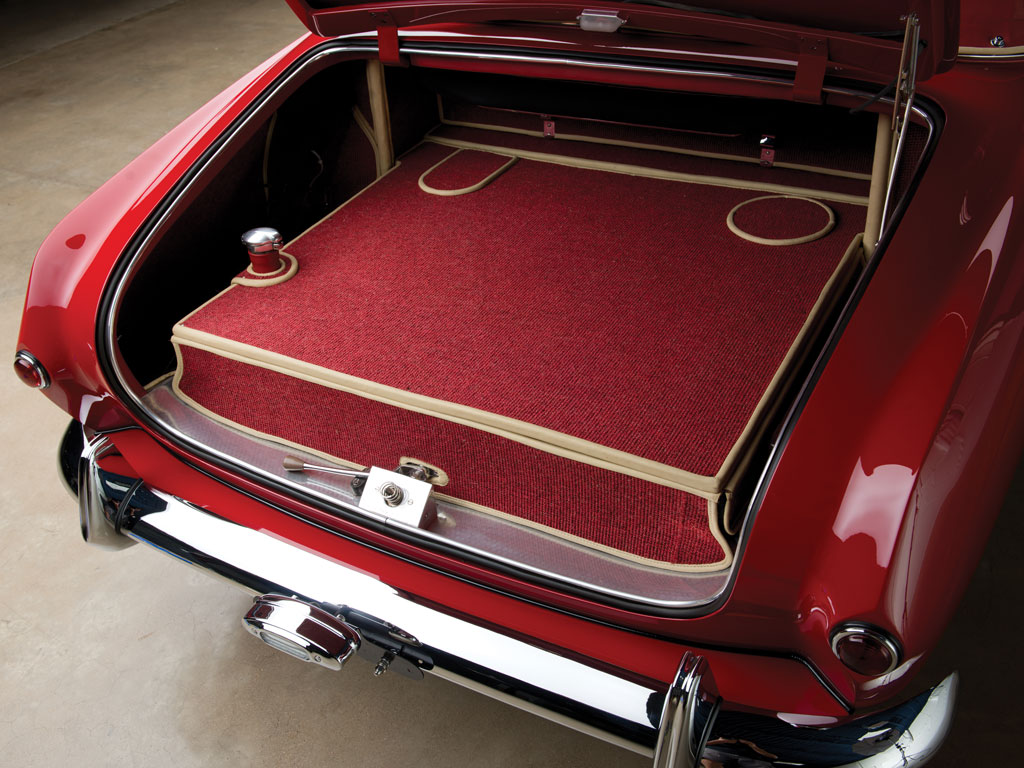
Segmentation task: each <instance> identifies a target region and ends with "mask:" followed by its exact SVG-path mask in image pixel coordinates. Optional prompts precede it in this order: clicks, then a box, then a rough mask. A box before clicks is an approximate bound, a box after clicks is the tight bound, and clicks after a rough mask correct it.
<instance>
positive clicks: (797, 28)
mask: <svg viewBox="0 0 1024 768" xmlns="http://www.w3.org/2000/svg"><path fill="white" fill-rule="evenodd" d="M288 4H289V5H290V6H291V8H292V10H294V11H295V13H296V15H298V17H299V18H300V19H301V20H302V22H303V23H304V24H305V25H306V26H307V27H308V28H309V29H310V31H312V32H314V33H315V34H318V35H321V36H324V37H336V36H339V35H346V34H354V33H359V32H368V31H372V30H377V31H378V34H379V35H380V38H381V48H382V51H383V50H384V49H385V47H386V43H390V44H391V45H393V46H394V47H395V48H396V49H397V34H396V32H397V30H398V29H406V28H411V27H424V26H435V25H449V24H463V23H467V24H468V23H472V24H480V23H488V22H532V23H548V24H579V23H580V22H579V18H580V16H581V14H583V12H584V11H587V12H588V13H598V14H607V15H617V16H618V18H619V19H621V26H619V31H620V32H623V33H630V32H634V33H635V32H638V31H647V32H651V31H653V32H658V33H664V34H673V35H681V36H692V37H697V38H700V39H702V40H705V41H707V40H712V41H714V40H718V41H722V42H728V43H741V44H747V45H751V46H756V47H758V48H762V49H771V50H774V51H779V52H785V53H789V54H795V57H796V59H797V61H798V67H797V70H798V75H797V79H798V80H800V79H801V75H800V73H803V75H804V79H807V80H810V81H812V82H813V80H815V79H817V78H818V77H820V76H823V75H824V73H825V72H826V71H829V72H837V73H840V72H841V73H844V74H848V75H855V76H856V75H868V76H873V77H881V78H883V79H885V80H890V79H892V78H893V77H895V76H896V74H897V72H898V71H899V67H900V59H901V54H902V49H903V38H904V34H905V32H906V26H907V25H906V18H907V16H908V15H910V14H913V15H915V16H916V18H917V20H918V22H919V27H918V33H919V41H920V44H921V46H920V54H919V56H918V60H917V72H916V79H917V80H918V81H921V80H925V79H927V78H929V77H931V76H932V75H934V74H936V73H938V72H941V71H943V70H945V69H948V68H949V67H950V66H951V65H952V63H953V61H955V59H956V53H957V42H958V34H959V4H958V3H956V2H954V1H953V0H904V2H892V1H891V0H864V2H860V3H842V4H830V3H820V2H814V1H813V0H790V2H786V3H772V2H767V0H718V1H717V2H716V1H715V0H701V1H700V2H699V5H697V6H695V5H684V4H678V5H675V4H672V3H666V2H662V0H648V2H627V3H614V2H600V1H599V2H587V3H572V2H565V1H564V0H529V1H528V2H514V1H510V0H461V1H460V0H391V1H390V2H377V3H373V2H371V3H359V2H338V1H337V0H288ZM669 6H674V7H669ZM712 6H713V7H712ZM613 26H615V24H613ZM579 34H601V33H585V32H583V31H582V30H581V31H580V32H579Z"/></svg>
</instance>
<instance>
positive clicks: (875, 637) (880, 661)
mask: <svg viewBox="0 0 1024 768" xmlns="http://www.w3.org/2000/svg"><path fill="white" fill-rule="evenodd" d="M832 652H833V653H834V654H835V655H836V657H837V658H838V659H839V660H840V661H841V662H843V664H845V665H846V666H847V667H848V668H849V669H851V670H853V671H854V672H856V673H857V674H859V675H864V676H866V677H880V676H881V675H885V674H888V673H889V672H892V671H893V670H894V669H896V666H897V665H898V664H899V663H900V649H899V645H897V643H896V641H895V640H893V639H892V638H891V637H889V635H887V634H886V633H885V632H883V631H882V630H880V629H877V628H875V627H872V626H869V625H867V624H844V625H842V626H841V627H839V628H838V629H837V630H836V631H835V632H834V633H833V634H832Z"/></svg>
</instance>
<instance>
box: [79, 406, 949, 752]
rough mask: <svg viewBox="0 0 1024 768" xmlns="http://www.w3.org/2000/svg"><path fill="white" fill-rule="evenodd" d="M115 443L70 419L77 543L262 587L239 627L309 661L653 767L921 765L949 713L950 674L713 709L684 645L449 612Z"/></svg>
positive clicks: (700, 670)
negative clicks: (607, 641)
mask: <svg viewBox="0 0 1024 768" xmlns="http://www.w3.org/2000/svg"><path fill="white" fill-rule="evenodd" d="M112 449H113V446H112V443H111V442H110V441H109V440H108V438H106V437H105V436H103V435H95V436H93V437H91V438H89V437H87V435H86V433H85V432H84V430H83V429H82V427H81V425H80V424H79V423H78V422H72V423H71V425H70V426H69V428H68V430H67V432H66V433H65V435H64V439H63V441H62V443H61V448H60V456H59V465H60V469H61V477H62V480H63V481H64V482H65V484H66V485H67V487H68V490H69V491H71V493H72V494H73V495H74V496H76V497H77V498H78V502H79V514H80V522H81V527H82V535H83V537H84V538H85V540H86V541H87V542H89V543H90V544H94V545H96V546H99V547H103V548H107V549H121V548H124V547H125V546H130V545H131V544H133V543H135V542H137V541H138V542H143V543H145V544H149V545H150V546H152V547H154V548H156V549H157V550H159V551H162V552H164V553H166V554H169V555H171V556H173V557H176V558H178V559H179V560H182V561H184V562H186V563H189V564H191V565H194V566H196V567H198V568H200V569H202V570H204V571H207V572H209V573H211V574H214V575H216V576H220V577H223V578H226V579H228V580H229V581H231V582H233V583H235V584H237V585H238V586H239V587H241V588H242V589H245V590H247V591H248V592H250V593H252V594H254V595H255V596H256V598H255V601H254V604H253V607H252V608H251V609H250V610H249V612H248V613H247V614H246V616H245V617H244V618H243V624H244V626H245V628H246V629H247V630H248V631H249V632H251V633H252V634H254V635H256V636H257V637H259V638H260V639H262V640H264V641H265V642H266V643H267V644H268V645H271V646H272V647H274V648H277V649H278V650H282V651H284V652H286V653H288V654H289V655H291V656H294V657H296V658H299V659H301V660H303V661H311V662H314V663H317V664H320V665H321V666H325V667H328V668H330V669H340V668H341V667H342V665H343V664H345V663H346V662H347V661H348V660H349V658H351V657H352V656H361V657H363V658H365V659H367V660H369V661H371V662H372V663H373V664H375V672H376V673H377V674H382V673H383V672H385V671H388V670H390V671H395V672H398V673H399V674H402V675H405V676H407V677H411V678H414V679H419V678H422V677H423V675H424V673H431V674H434V675H437V676H439V677H443V678H445V679H447V680H451V681H452V682H456V683H459V684H460V685H464V686H466V687H468V688H471V689H473V690H476V691H479V692H481V693H485V694H487V695H488V696H492V697H494V698H496V699H500V700H502V701H505V702H506V703H508V704H511V705H513V706H516V707H519V708H521V709H525V710H528V711H531V712H534V713H536V714H539V715H541V716H543V717H546V718H548V719H550V720H553V721H555V722H559V723H562V724H564V725H567V726H569V727H571V728H575V729H576V730H579V731H583V732H585V733H589V734H591V735H593V736H596V737H598V738H601V739H603V740H605V741H608V742H611V743H613V744H617V745H619V746H621V747H625V748H627V749H630V750H631V751H634V752H638V753H640V754H644V755H648V756H650V757H652V758H653V760H654V765H655V766H656V768H670V767H671V768H676V767H686V766H699V765H702V764H703V765H708V766H715V765H744V766H758V765H766V766H767V765H780V764H785V765H817V766H844V765H848V766H864V767H865V768H867V767H868V766H871V767H872V768H886V767H888V766H893V768H896V767H897V766H906V765H911V764H921V763H923V762H925V761H926V760H927V759H928V758H930V757H931V756H932V755H933V754H934V753H935V752H936V751H937V749H938V747H939V745H940V744H941V742H942V740H943V738H944V737H945V735H946V732H947V731H948V729H949V725H950V721H951V720H952V713H953V705H954V701H955V698H956V688H957V678H956V675H955V674H953V675H951V676H950V677H948V678H946V679H945V680H944V681H943V682H942V683H941V684H939V685H938V686H936V687H935V688H933V689H931V690H930V691H926V692H924V693H922V694H920V695H919V696H916V697H914V698H912V699H910V700H908V701H906V702H904V703H902V704H900V705H899V706H897V707H894V708H892V709H890V710H887V711H885V712H881V713H874V714H872V715H869V716H866V717H864V718H860V719H852V720H850V721H848V722H846V723H844V724H842V725H840V726H836V727H830V728H809V727H796V726H792V725H789V724H787V723H785V722H783V721H781V720H778V719H776V718H772V717H767V716H759V715H752V714H743V713H736V712H730V711H727V710H724V709H720V704H721V701H720V699H719V697H718V695H717V691H716V688H715V685H714V679H713V674H712V673H713V671H712V670H711V669H709V667H708V664H707V663H706V660H705V659H704V658H703V657H702V656H700V655H699V654H698V653H696V652H694V651H691V650H686V649H684V648H682V647H680V663H679V671H678V674H677V676H676V679H675V682H674V684H673V685H671V686H666V685H661V684H658V683H653V682H651V681H645V682H637V678H636V676H635V675H631V674H629V673H627V672H626V671H624V670H623V671H622V672H621V673H619V674H617V673H616V671H615V670H609V669H608V668H607V666H606V665H601V666H600V667H599V666H598V665H596V664H595V665H593V666H591V665H589V664H587V663H585V662H583V661H580V660H578V659H572V658H568V656H567V655H562V654H559V653H557V652H556V651H554V650H552V649H551V648H550V647H547V646H543V647H542V645H541V644H540V643H538V644H536V645H535V644H531V643H530V642H529V640H528V639H523V638H522V637H512V636H510V635H505V634H502V633H501V632H500V631H498V630H495V629H494V628H491V627H484V626H481V625H478V624H475V623H473V622H472V620H471V619H468V618H466V617H464V616H455V615H450V614H447V613H443V612H442V611H440V610H438V609H437V608H435V607H428V606H425V605H422V604H420V603H419V602H417V601H416V600H415V599H414V598H413V597H411V596H409V595H406V594H403V593H400V592H399V591H398V590H396V589H393V588H391V587H389V586H388V585H387V584H385V583H383V582H381V581H379V580H377V579H375V578H372V577H370V576H368V575H366V574H364V573H361V572H359V571H357V570H354V569H351V568H348V567H346V566H344V565H342V564H340V563H338V562H336V561H334V560H331V559H328V558H326V557H321V556H319V555H317V554H316V553H315V552H312V551H309V550H306V549H300V548H298V547H296V546H293V545H292V544H289V543H287V542H285V541H282V540H280V539H278V538H275V537H273V536H270V535H268V534H266V533H262V532H260V531H257V530H253V529H250V528H246V527H244V526H242V525H238V524H236V523H234V522H231V521H228V520H226V519H224V518H221V517H218V516H217V515H216V514H214V513H211V512H209V511H207V510H205V509H201V508H200V507H198V506H196V505H194V504H191V503H189V502H188V501H185V500H183V499H180V498H178V497H175V496H172V495H170V494H168V493H165V492H163V491H160V490H157V489H155V488H152V487H150V486H148V485H147V484H146V483H145V482H144V481H143V480H142V479H139V478H133V477H126V476H124V475H119V474H115V473H112V472H109V471H106V470H104V469H102V468H101V467H100V464H99V461H100V459H101V458H102V457H103V456H104V455H105V454H106V453H107V452H109V451H111V450H112Z"/></svg>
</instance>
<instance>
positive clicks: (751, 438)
mask: <svg viewBox="0 0 1024 768" xmlns="http://www.w3.org/2000/svg"><path fill="white" fill-rule="evenodd" d="M862 242H863V235H856V236H855V237H854V238H853V241H852V242H851V243H850V245H849V247H848V248H847V249H846V253H845V254H844V255H843V258H842V259H841V260H840V261H839V266H838V267H836V271H835V272H833V273H832V277H830V278H829V279H828V282H827V283H825V287H824V288H822V290H821V293H820V294H819V295H818V300H817V301H816V302H815V303H814V306H813V307H812V308H811V311H810V313H809V314H808V315H807V320H806V321H805V322H804V325H803V327H802V328H801V329H800V332H799V333H798V334H797V336H796V339H794V340H793V344H792V345H791V346H790V348H789V351H788V352H787V353H786V356H785V357H784V358H783V360H782V364H781V365H779V368H778V370H777V371H776V372H775V376H773V377H772V380H771V381H770V382H769V383H768V388H767V389H766V390H765V394H764V396H762V398H761V401H760V402H759V403H758V404H757V407H756V408H755V409H754V412H753V414H751V416H750V421H748V422H747V427H746V428H744V430H743V433H742V434H741V435H740V438H739V439H738V440H737V441H736V444H735V445H734V446H733V448H732V450H731V451H730V452H729V455H728V456H726V458H725V461H724V462H723V463H722V470H721V471H720V472H719V476H720V477H721V478H722V480H723V489H724V491H725V494H726V516H725V530H726V532H727V533H729V534H730V535H732V534H735V533H736V531H737V530H738V523H739V521H738V520H734V519H732V515H733V514H734V513H735V505H734V504H733V500H732V494H733V491H734V490H735V484H736V481H737V479H738V478H739V477H740V476H741V475H742V473H743V471H744V469H745V468H746V466H747V465H748V464H749V463H750V461H751V458H752V453H751V448H752V447H753V446H754V444H755V443H757V441H758V439H759V438H760V436H761V434H762V433H763V432H764V430H765V428H766V427H767V425H768V424H769V423H770V422H771V416H772V415H773V414H774V412H775V411H777V410H778V407H779V403H780V399H779V398H778V397H776V396H775V395H774V394H773V393H774V392H775V391H776V390H785V389H787V388H788V387H787V386H786V385H787V384H788V383H789V382H791V381H792V379H793V377H794V375H795V373H794V372H795V371H796V370H797V369H798V368H799V367H800V366H799V363H800V361H801V360H803V359H804V358H805V357H806V355H807V352H808V345H807V343H806V342H807V341H808V340H809V339H810V337H811V336H812V335H813V333H814V330H815V326H819V325H820V324H821V319H822V318H824V317H827V316H828V315H829V313H830V312H831V311H832V310H833V309H834V308H835V305H836V303H837V302H838V301H840V300H841V299H842V297H843V295H844V288H845V287H846V286H847V285H848V284H849V283H850V281H851V280H852V279H853V278H854V276H855V275H856V274H857V272H858V270H859V266H860V263H861V258H862V257H861V254H862V253H863V250H862ZM745 443H746V444H745Z"/></svg>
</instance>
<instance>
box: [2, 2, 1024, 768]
mask: <svg viewBox="0 0 1024 768" xmlns="http://www.w3.org/2000/svg"><path fill="white" fill-rule="evenodd" d="M290 5H291V6H292V8H293V9H294V10H295V11H296V13H297V14H298V15H299V17H300V18H301V19H302V20H303V21H304V22H305V23H306V24H307V26H308V27H309V29H310V33H309V34H308V35H306V36H305V37H303V38H301V39H300V40H298V41H297V42H296V43H295V44H293V45H292V46H290V47H289V48H287V49H285V50H284V51H282V52H280V53H279V54H277V55H276V56H274V57H273V58H271V59H270V60H268V61H267V62H266V63H265V64H264V65H262V66H261V67H260V68H258V69H257V70H255V71H254V72H252V73H251V74H250V75H248V76H247V77H245V78H244V79H242V80H241V81H239V82H238V83H236V84H235V85H234V86H232V87H231V88H230V89H229V90H227V91H225V92H224V93H223V94H221V95H220V96H218V97H217V98H216V99H214V100H213V101H212V102H210V103H209V104H207V105H206V106H205V107H203V108H202V109H200V110H199V111H198V112H196V113H195V114H194V115H193V116H192V117H190V118H189V119H188V120H186V121H185V122H184V123H182V124H181V125H180V126H178V127H177V128H176V129H175V130H173V131H172V132H171V133H170V134H168V135H167V136H166V137H164V138H163V139H161V140H160V141H159V142H158V143H157V144H155V145H154V146H153V147H152V148H151V149H149V150H148V151H147V152H145V153H144V154H143V155H142V156H141V157H139V158H138V159H137V160H135V161H134V162H133V163H132V164H131V165H129V166H128V167H127V168H126V169H125V170H124V171H122V172H121V173H120V174H118V175H117V176H115V177H114V178H113V179H111V181H110V182H108V183H107V184H106V185H104V186H103V187H102V188H101V189H100V190H98V191H97V192H96V193H95V194H93V195H92V196H91V197H90V198H89V199H88V200H86V201H85V202H84V203H82V205H81V206H79V207H78V208H77V209H76V210H75V211H73V212H72V213H71V214H70V215H69V216H68V217H67V218H66V219H65V220H64V221H63V222H62V223H61V224H60V225H58V227H57V229H56V230H55V231H54V232H53V234H52V235H51V236H50V237H49V238H48V239H47V240H46V242H45V243H44V244H43V246H42V248H41V249H40V251H39V254H38V256H37V257H36V261H35V264H34V266H33V270H32V276H31V282H30V285H29V290H28V297H27V300H26V305H25V315H24V320H23V324H22V328H21V335H20V338H19V342H18V350H17V354H16V358H15V363H14V365H15V370H16V372H17V373H18V375H19V376H20V377H21V378H22V379H23V380H24V381H25V382H26V383H27V384H29V385H30V386H34V387H37V388H39V389H40V390H41V391H42V392H43V394H45V395H46V396H47V397H49V398H50V399H51V400H53V402H54V403H56V404H57V405H58V406H60V407H61V408H63V409H64V410H66V411H67V412H68V413H69V414H70V415H71V416H72V417H73V419H74V421H73V422H72V424H71V426H70V427H69V429H68V431H67V433H66V435H65V438H64V441H63V443H62V445H61V449H60V462H61V468H62V474H63V476H64V479H65V480H66V483H67V485H68V487H69V489H70V490H71V491H72V493H73V494H75V495H76V496H77V497H78V500H79V509H80V516H81V525H82V532H83V535H84V537H85V539H86V541H88V542H89V543H91V544H94V545H97V546H100V547H106V548H110V549H118V548H122V547H125V546H129V545H131V544H133V543H135V542H144V543H147V544H150V545H152V546H153V547H155V548H156V549H158V550H161V551H163V552H165V553H167V554H170V555H172V556H174V557H176V558H178V559H180V560H182V561H184V562H187V563H190V564H192V565H195V566H197V567H199V568H201V569H203V570H206V571H208V572H210V573H212V574H216V575H218V576H221V577H224V578H227V579H229V580H231V581H233V582H235V583H236V584H238V586H240V587H241V588H243V589H245V590H248V591H250V592H251V593H253V594H254V595H255V600H254V603H253V606H252V608H251V610H250V611H249V612H248V613H247V614H246V615H245V616H244V617H243V624H244V626H245V627H246V629H247V630H248V631H250V632H251V633H253V634H254V635H255V636H257V637H259V638H260V639H262V640H264V641H265V642H266V643H268V644H269V645H271V646H273V647H275V648H277V649H279V650H282V651H284V652H285V653H288V654H290V655H292V656H294V657H296V658H298V659H300V660H303V661H311V662H314V663H317V664H320V665H322V666H325V667H328V668H330V669H335V670H336V669H340V668H341V666H342V665H343V664H345V663H346V662H347V661H348V660H349V659H350V657H352V656H353V655H358V656H361V657H363V658H364V659H366V660H368V661H369V662H370V663H371V667H372V669H373V670H374V673H375V674H378V675H380V674H384V673H386V672H389V671H390V672H392V673H398V674H401V675H405V676H408V677H411V678H421V677H422V676H423V675H424V674H425V673H433V674H437V675H440V676H442V677H445V678H447V679H450V680H453V681H455V682H459V683H461V684H464V685H467V686H469V687H470V688H473V689H474V690H478V691H480V692H482V693H486V694H488V695H491V696H494V697H497V698H499V699H502V700H505V701H507V702H508V703H510V704H512V705H514V706H517V707H521V708H524V709H527V710H530V711H534V712H537V713H538V714H541V715H543V716H545V717H548V718H551V719H553V720H555V721H558V722H562V723H564V724H566V725H568V726H570V727H573V728H577V729H580V730H583V731H585V732H588V733H592V734H593V735H595V736H597V737H599V738H602V739H605V740H607V741H609V742H612V743H615V744H618V745H621V746H622V747H624V748H627V749H630V750H633V751H635V752H639V753H642V754H646V755H650V756H652V757H653V760H654V764H655V765H656V766H694V765H701V764H704V765H744V766H758V765H796V764H799V765H821V766H838V765H860V766H902V765H906V764H908V763H912V762H923V761H924V760H927V759H928V758H929V757H931V756H932V755H933V754H934V753H935V752H936V750H937V749H938V748H939V746H940V744H941V741H942V739H943V737H944V735H945V733H946V731H947V730H948V726H949V723H950V719H951V716H952V712H953V708H954V704H955V698H956V687H957V678H956V674H955V672H953V671H952V670H950V671H949V676H948V677H946V678H945V679H942V680H925V679H922V677H921V676H920V675H918V674H917V673H918V672H919V670H920V668H921V667H922V665H923V662H924V660H925V659H926V657H927V656H928V654H929V651H930V650H931V649H932V648H933V647H934V646H935V644H936V642H937V640H938V638H939V636H940V634H941V632H942V630H943V628H944V626H945V624H946V623H947V621H948V620H949V619H950V617H951V615H952V612H953V610H954V608H955V607H956V604H957V601H958V599H959V597H960V595H961V594H962V593H963V591H964V589H965V587H966V584H967V582H968V580H969V578H970V576H971V573H972V570H973V568H974V566H975V565H976V563H977V561H978V558H979V557H980V555H981V552H982V549H983V547H984V544H985V540H986V537H987V535H988V532H989V530H990V529H991V527H992V524H993V521H994V518H995V515H996V512H997V511H998V509H999V506H1000V501H1001V499H1002V496H1003V494H1004V493H1005V491H1006V487H1007V485H1008V483H1009V480H1010V477H1011V475H1012V472H1013V470H1014V468H1015V467H1016V464H1017V460H1018V457H1019V455H1020V452H1021V447H1022V446H1021V438H1022V436H1024V430H1022V426H1024V425H1022V420H1024V401H1022V400H1021V398H1020V396H1019V392H1020V389H1021V382H1022V380H1024V357H1022V355H1021V354H1020V347H1021V343H1022V339H1021V331H1022V321H1021V317H1020V315H1021V303H1020V296H1021V295H1024V294H1022V287H1024V228H1022V226H1021V224H1020V215H1019V214H1017V215H1016V216H1015V215H1014V213H1015V211H1014V204H1015V198H1016V197H1017V196H1019V190H1018V188H1019V187H1020V184H1021V179H1022V178H1024V174H1022V173H1021V170H1022V169H1021V167H1020V166H1021V163H1022V157H1024V155H1022V153H1021V149H1020V127H1021V125H1022V124H1024V98H1022V96H1024V94H1022V89H1021V83H1022V78H1021V75H1022V73H1024V19H1021V18H1020V16H1019V12H1017V16H1014V10H1013V5H1012V4H1011V3H1009V2H1005V1H1003V2H1001V1H997V0H991V1H990V2H985V3H972V4H965V6H964V8H963V9H960V8H958V7H957V5H956V4H955V3H951V2H941V1H940V0H934V2H927V3H926V2H908V3H905V4H892V3H884V2H864V3H859V4H856V5H851V6H849V7H846V6H845V5H844V6H833V5H822V4H818V3H811V2H803V1H800V2H789V3H765V2H757V1H755V0H746V1H744V0H723V1H722V2H716V3H712V4H708V6H705V5H702V6H701V7H693V6H689V5H683V4H679V3H675V2H663V1H662V0H646V2H628V3H627V2H603V1H602V2H596V3H584V4H575V5H574V4H571V3H565V2H560V1H559V0H532V2H523V3H512V2H507V0H464V1H463V2H453V1H452V0H393V1H392V2H384V3H368V4H337V3H332V2H330V0H324V1H323V2H317V1H316V0H290ZM710 6H713V7H710ZM240 238H241V242H239V239H240Z"/></svg>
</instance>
